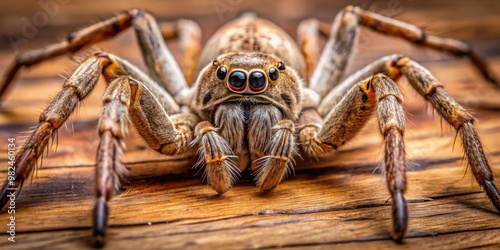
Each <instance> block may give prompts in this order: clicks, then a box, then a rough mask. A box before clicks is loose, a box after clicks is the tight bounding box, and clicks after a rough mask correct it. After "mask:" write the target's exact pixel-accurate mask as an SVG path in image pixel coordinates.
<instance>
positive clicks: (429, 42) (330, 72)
mask: <svg viewBox="0 0 500 250" xmlns="http://www.w3.org/2000/svg"><path fill="white" fill-rule="evenodd" d="M309 23H310V24H309V26H308V27H309V28H308V29H304V30H309V31H308V32H304V34H312V33H313V31H312V29H314V27H317V28H318V31H319V33H321V34H325V35H328V33H327V32H325V31H326V30H327V29H326V28H325V27H324V26H325V24H323V23H320V22H317V23H316V24H314V22H313V21H309ZM311 23H312V24H311ZM359 26H364V27H367V28H370V29H372V30H374V31H376V32H380V33H382V34H386V35H390V36H396V37H401V38H403V39H405V40H407V41H410V42H412V43H413V44H415V45H419V46H422V47H428V48H432V49H435V50H438V51H442V52H445V53H449V54H452V55H455V56H458V57H466V58H468V59H469V61H470V62H471V63H472V64H473V65H474V67H475V68H476V69H477V70H478V71H479V72H480V73H481V75H482V76H483V77H484V78H485V79H486V80H487V81H489V82H490V83H492V84H493V85H495V86H500V83H499V82H498V80H497V79H496V77H495V76H494V74H493V72H492V71H491V69H490V67H489V66H488V64H487V63H486V61H485V60H484V59H483V58H482V57H481V56H480V55H479V53H477V51H476V50H475V49H473V48H472V47H471V46H470V45H468V44H467V43H464V42H462V41H459V40H455V39H451V38H441V37H437V36H432V35H427V34H426V33H425V32H424V30H422V29H421V28H419V27H417V26H415V25H412V24H409V23H406V22H402V21H399V20H396V19H393V18H389V17H385V16H382V15H379V14H376V13H373V12H370V11H366V10H363V9H362V8H360V7H353V6H348V7H346V8H344V9H343V10H342V11H341V12H339V14H337V16H336V17H335V19H334V21H333V24H332V25H331V30H330V32H329V38H328V40H327V41H326V44H325V48H324V49H323V52H322V53H321V56H320V58H319V61H318V63H317V66H316V69H315V70H314V72H313V74H312V75H311V78H310V83H309V85H310V87H311V88H312V89H313V90H315V91H316V92H317V93H318V94H320V96H321V97H323V96H325V95H326V94H327V93H328V92H329V90H331V89H333V88H334V87H335V86H337V84H338V83H339V81H340V77H341V76H342V74H343V72H344V70H345V68H346V66H347V63H348V62H349V60H350V56H351V55H352V51H353V49H354V46H355V44H356V42H357V37H358V29H359ZM316 33H318V32H316ZM316 36H317V35H316ZM299 37H300V32H299ZM313 41H314V39H313ZM310 46H312V45H307V46H305V47H304V46H303V51H304V50H306V51H315V50H314V49H310V48H309V47H310ZM309 54H314V53H309ZM305 55H306V56H307V55H308V54H307V53H306V54H305ZM306 58H307V57H306ZM311 58H314V57H311ZM311 60H313V59H311ZM311 65H313V64H311ZM357 80H359V79H357Z"/></svg>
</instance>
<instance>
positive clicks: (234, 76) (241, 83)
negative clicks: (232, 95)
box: [229, 71, 247, 91]
mask: <svg viewBox="0 0 500 250" xmlns="http://www.w3.org/2000/svg"><path fill="white" fill-rule="evenodd" d="M246 83H247V75H246V74H245V73H243V72H241V71H234V72H233V73H231V75H230V76H229V85H230V86H229V87H230V88H231V90H234V91H242V90H243V89H245V85H246Z"/></svg>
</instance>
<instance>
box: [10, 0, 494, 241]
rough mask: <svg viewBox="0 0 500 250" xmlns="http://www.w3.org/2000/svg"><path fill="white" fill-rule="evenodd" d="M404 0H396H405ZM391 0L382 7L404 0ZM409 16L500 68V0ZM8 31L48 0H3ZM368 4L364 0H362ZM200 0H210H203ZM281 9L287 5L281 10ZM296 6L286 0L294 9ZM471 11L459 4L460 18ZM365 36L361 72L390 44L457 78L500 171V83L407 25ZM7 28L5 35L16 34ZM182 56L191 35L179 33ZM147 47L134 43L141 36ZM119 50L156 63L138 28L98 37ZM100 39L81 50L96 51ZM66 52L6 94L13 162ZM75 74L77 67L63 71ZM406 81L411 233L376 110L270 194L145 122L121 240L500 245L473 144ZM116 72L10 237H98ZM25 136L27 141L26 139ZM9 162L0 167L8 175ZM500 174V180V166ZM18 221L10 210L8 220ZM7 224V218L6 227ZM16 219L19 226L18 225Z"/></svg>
mask: <svg viewBox="0 0 500 250" xmlns="http://www.w3.org/2000/svg"><path fill="white" fill-rule="evenodd" d="M143 2H144V3H143V4H144V5H143V6H142V7H144V8H146V9H150V10H152V12H153V13H154V14H155V15H156V16H157V17H158V18H159V20H173V19H175V18H177V17H189V18H192V19H194V20H195V21H197V22H198V23H199V24H200V25H201V26H202V28H203V31H204V34H205V36H204V40H206V39H207V38H208V35H207V34H210V33H211V32H213V31H214V30H215V29H216V28H217V27H218V26H220V25H222V24H223V23H224V22H226V21H227V20H229V19H230V18H232V17H233V16H234V15H236V13H238V12H239V11H241V10H244V9H255V10H257V11H258V12H259V13H262V15H264V16H268V17H270V18H271V19H272V20H275V21H277V22H278V24H280V25H282V26H283V27H285V29H286V30H287V31H288V32H289V33H290V34H292V35H294V34H295V29H296V26H297V24H298V22H299V21H300V20H302V19H304V18H307V17H311V16H315V17H317V18H319V19H321V20H323V21H330V20H332V19H333V16H334V13H336V12H338V10H340V9H341V8H342V7H343V6H345V5H347V4H348V2H347V1H326V0H316V1H314V2H309V1H308V2H304V1H299V0H292V1H287V2H281V1H271V2H269V1H263V0H259V1H252V2H246V1H243V2H241V4H240V5H238V6H235V7H234V8H232V9H231V10H230V11H229V12H227V13H225V14H224V15H223V17H222V19H220V16H219V15H218V14H217V12H216V10H215V9H214V6H213V2H210V1H208V2H198V1H195V0H189V1H183V2H180V1H177V2H174V1H171V2H158V1H143ZM392 2H393V1H392ZM389 3H391V1H380V2H379V3H377V4H376V5H374V6H372V7H370V8H372V9H373V10H377V11H379V12H384V11H388V10H391V9H390V8H389V7H390V5H388V4H389ZM399 3H400V4H401V5H402V7H403V9H402V11H401V12H400V13H397V16H398V18H401V19H402V20H407V21H411V22H412V23H415V24H417V25H419V26H426V27H427V28H428V30H429V33H431V34H438V35H446V36H452V37H457V38H460V39H464V40H466V41H468V42H470V43H472V44H473V45H476V47H478V49H479V50H480V51H481V52H483V53H485V54H486V55H487V56H488V58H489V61H490V62H491V63H492V66H493V68H494V70H495V72H497V73H498V72H500V49H499V48H498V44H500V25H498V23H499V21H500V17H499V16H498V14H497V13H496V10H497V9H498V7H500V3H499V2H498V1H494V0H490V1H483V2H481V4H477V3H472V2H470V1H465V0H459V1H454V2H438V1H428V0H426V1H418V2H417V1H406V0H400V1H399ZM2 4H4V5H5V6H4V7H2V8H0V22H2V23H4V24H5V26H4V27H2V31H4V32H0V34H6V33H7V32H10V31H13V32H18V31H19V30H20V29H21V25H22V23H21V24H20V23H19V22H16V21H15V20H19V18H21V17H23V16H26V17H32V16H33V14H34V13H36V12H37V11H40V10H41V7H40V6H39V5H37V1H35V0H30V1H26V2H25V3H24V4H25V5H26V6H23V8H21V7H20V6H19V5H17V4H16V3H14V2H6V3H2ZM363 4H366V3H365V2H362V3H361V5H363ZM132 6H133V3H131V2H127V1H124V2H123V4H120V5H116V3H114V2H112V1H108V0H102V1H100V4H99V5H88V4H85V3H84V2H70V3H69V4H67V5H64V6H63V5H61V6H60V12H58V14H57V15H55V16H54V17H51V19H50V22H49V24H47V25H46V26H44V27H41V28H40V30H39V32H38V33H37V35H36V36H35V37H34V38H33V39H30V40H29V43H27V44H26V45H25V49H27V48H36V47H40V46H42V45H46V44H49V43H51V42H54V41H56V40H57V38H58V37H64V36H65V35H66V34H67V33H69V32H71V31H73V30H75V29H77V28H79V27H83V26H85V25H87V24H89V23H92V22H93V21H95V20H96V18H94V17H98V16H101V17H107V16H110V14H111V13H113V12H117V11H119V10H121V9H126V8H130V7H132ZM193 6H196V8H194V7H193ZM277 10H280V11H277ZM285 10H286V11H285ZM458 17H459V18H458ZM362 36H363V37H364V38H363V39H362V43H361V44H360V45H359V46H358V54H357V55H356V56H355V59H354V60H353V64H352V65H351V67H350V70H349V71H350V72H352V71H353V70H355V69H358V68H360V67H362V66H364V65H365V64H367V63H369V62H371V61H373V60H374V59H376V58H378V57H381V56H383V55H387V54H390V53H404V54H406V55H409V56H411V57H412V58H414V59H415V60H417V61H419V62H422V64H423V65H424V66H425V67H427V68H428V69H429V70H430V71H431V72H433V73H434V74H435V75H436V76H437V78H438V79H440V80H441V81H442V82H443V83H444V84H445V86H446V89H447V90H448V91H449V92H450V93H451V94H452V95H453V96H454V97H456V98H457V100H459V102H461V103H462V104H463V105H465V106H466V107H467V108H468V109H469V110H471V111H472V112H473V113H474V115H475V116H476V118H478V122H476V127H477V129H478V133H479V135H480V136H481V139H482V141H483V143H484V146H485V148H486V149H487V156H488V159H489V161H490V164H491V167H492V169H493V171H494V172H495V173H496V174H497V175H498V173H500V140H498V138H500V118H499V112H500V91H499V90H498V89H494V88H492V87H490V86H489V85H488V84H487V83H485V82H484V81H483V80H482V79H481V78H480V77H479V76H478V75H477V73H476V72H475V71H474V70H473V69H471V67H470V65H469V64H468V63H467V62H466V61H464V60H455V59H454V58H452V57H450V56H446V55H442V54H440V53H436V52H431V51H428V50H425V51H422V50H419V49H416V48H415V47H413V46H410V45H408V44H406V43H404V42H402V41H400V40H399V39H395V38H387V37H383V36H381V35H378V34H375V33H373V32H369V31H363V32H362ZM2 37H4V36H2ZM169 45H170V46H171V49H172V50H173V51H174V54H175V56H178V52H177V44H176V43H171V44H169ZM130 48H133V49H130ZM97 49H102V50H105V51H111V52H114V53H116V54H118V55H120V56H123V57H124V58H126V59H128V60H130V61H131V62H132V63H134V64H136V65H139V66H140V67H142V68H143V69H144V65H143V63H142V61H141V59H140V52H139V49H138V48H137V46H136V44H135V38H134V34H133V33H132V32H130V31H128V32H126V33H125V34H123V35H120V37H118V38H117V39H113V41H111V42H108V43H102V44H99V45H98V46H96V48H95V49H94V50H97ZM88 53H89V52H88V51H87V52H84V53H80V54H77V55H76V58H79V57H85V55H88ZM14 56H15V53H14V51H13V50H12V47H11V46H10V44H9V42H8V40H7V41H6V40H0V57H1V58H2V59H4V60H0V74H2V75H3V73H4V71H5V69H6V67H7V65H8V63H10V61H11V60H12V59H13V58H14ZM75 61H78V60H72V59H71V58H68V57H66V58H60V59H56V60H52V61H50V63H45V64H42V65H39V66H36V67H33V68H32V69H30V70H26V71H23V72H22V73H21V78H20V79H19V80H18V81H17V82H16V85H15V87H14V88H12V89H11V91H10V93H9V94H8V96H7V98H6V99H5V100H3V101H2V103H1V108H0V109H1V112H0V166H6V162H7V160H6V155H5V154H3V153H1V152H7V145H6V143H5V142H6V141H7V139H8V138H11V137H15V138H17V139H18V141H20V140H21V139H22V137H23V136H25V134H23V133H22V132H24V131H28V130H30V128H31V127H32V126H34V125H35V124H36V121H37V120H38V117H37V115H38V114H39V113H40V111H41V110H42V108H43V107H44V106H45V105H46V103H47V102H48V100H49V99H50V97H51V96H54V95H55V93H57V91H59V90H60V88H61V84H62V83H63V80H62V79H61V77H58V76H57V75H58V74H61V73H63V72H64V71H67V72H71V71H72V70H73V69H74V68H75V67H76V63H75ZM63 75H64V74H63ZM400 86H401V88H402V90H403V92H404V95H405V104H404V108H405V110H406V111H407V122H408V124H407V126H408V128H407V132H406V134H405V136H406V137H405V139H406V144H407V148H408V151H409V159H410V160H411V164H410V166H409V169H410V172H409V173H408V178H409V189H408V192H407V195H406V196H407V198H408V200H409V202H410V203H409V208H410V225H409V231H408V237H407V239H405V241H404V244H403V245H402V246H401V245H398V244H396V243H394V242H393V241H392V240H391V238H390V201H388V199H389V195H388V192H387V188H386V184H385V180H384V178H383V174H382V172H383V170H382V169H381V167H382V166H380V164H379V162H380V160H381V159H382V157H383V153H382V152H383V143H382V141H381V136H380V135H379V132H378V130H377V126H376V124H377V123H376V121H375V119H372V121H370V122H369V124H368V125H367V126H366V128H365V129H364V130H363V132H362V133H361V134H360V135H359V136H358V137H357V138H356V139H355V140H353V141H352V142H350V143H348V144H347V145H346V146H345V147H344V148H342V150H340V151H339V152H338V153H337V154H336V155H334V156H333V157H331V158H328V159H324V160H323V161H320V162H317V161H314V160H313V161H312V162H310V161H308V159H305V160H303V161H299V162H298V165H297V172H296V174H295V175H294V176H291V177H290V178H288V180H287V181H285V182H283V183H282V184H280V186H279V187H278V188H277V189H276V190H275V191H274V192H273V193H271V194H269V195H265V196H262V195H259V193H258V189H257V188H256V187H255V186H254V184H253V181H252V176H250V175H245V176H244V177H243V178H242V180H241V181H239V182H238V183H237V184H236V185H235V187H234V188H233V189H232V190H231V191H229V192H228V193H226V194H224V195H222V196H218V195H215V192H214V191H213V190H211V189H210V188H209V187H208V186H206V184H203V183H202V181H201V180H200V176H199V174H198V175H196V172H197V170H196V169H192V166H193V157H192V156H191V155H182V156H177V157H165V156H162V155H159V154H157V153H155V152H152V151H151V150H149V149H148V148H147V147H146V146H145V144H144V142H143V141H142V140H141V139H140V138H139V136H138V134H137V132H136V131H135V129H134V128H132V129H131V133H130V136H129V138H128V139H127V141H126V143H127V150H126V155H125V159H124V160H125V163H126V165H127V167H128V168H129V171H130V174H129V178H128V179H129V181H130V183H129V184H126V185H124V188H125V189H124V191H123V192H122V193H121V194H120V195H119V196H117V197H115V198H114V199H113V200H112V201H111V203H110V208H111V217H110V228H109V235H108V239H107V248H109V249H116V248H121V249H137V248H151V249H155V248H167V249H171V248H202V249H214V248H215V249H218V248H278V247H284V248H305V249H312V248H314V249H316V248H342V249H346V248H352V249H361V248H363V249H366V248H368V249H372V248H373V249H380V248H400V247H405V248H410V249H411V248H419V249H421V248H440V249H446V248H449V249H456V248H477V247H487V248H488V247H489V248H495V247H500V235H499V234H500V233H499V232H500V226H499V225H500V223H499V222H500V217H499V216H498V212H497V211H496V210H495V208H494V207H493V206H492V205H491V204H490V202H489V200H488V199H487V197H486V195H485V194H484V193H483V192H482V191H481V189H480V188H479V187H478V185H477V184H475V182H474V180H473V178H472V176H471V175H470V173H465V172H466V170H465V169H466V168H465V164H464V163H463V162H462V151H461V149H460V145H458V144H457V145H456V146H455V149H454V150H452V148H453V144H454V135H455V133H454V132H453V131H452V130H450V129H449V128H448V126H447V125H441V122H440V119H439V118H438V117H437V116H436V115H435V114H434V115H433V112H429V109H428V108H426V105H425V103H424V102H423V100H422V98H420V97H418V96H417V95H416V94H415V93H414V91H413V90H411V89H410V87H409V85H408V84H407V83H406V81H405V80H402V81H401V83H400ZM103 91H104V83H103V82H101V84H99V85H98V87H97V89H96V90H95V91H94V92H93V93H92V94H91V96H90V97H89V98H88V99H87V100H86V101H85V102H84V105H83V107H82V108H80V109H79V112H78V115H74V116H73V117H72V118H71V119H70V122H69V123H68V125H67V128H62V129H60V131H59V137H58V143H57V151H56V150H55V149H54V148H53V149H51V150H50V151H49V154H48V155H47V156H46V157H45V158H44V162H43V167H42V168H40V169H39V170H38V172H37V176H36V177H34V178H33V180H32V181H31V183H29V182H28V183H26V185H25V187H24V188H23V192H22V194H21V195H20V196H19V197H18V199H17V200H16V232H17V234H16V241H17V242H16V243H15V244H11V243H10V242H7V241H6V237H7V235H6V234H1V235H0V248H2V249H3V248H7V247H8V248H10V249H25V248H51V249H57V248H59V249H68V248H86V247H88V246H89V245H90V227H91V214H90V211H91V209H92V206H93V204H94V164H95V150H96V148H97V132H96V123H97V122H96V119H97V118H98V114H99V113H100V109H101V95H102V93H103ZM18 146H20V144H18ZM5 171H6V168H4V167H2V168H0V179H3V178H5V175H6V172H5ZM496 183H497V185H498V186H500V184H499V182H498V180H497V181H496ZM4 222H8V215H7V214H6V210H3V211H2V213H1V214H0V224H4ZM0 229H2V227H0ZM4 231H5V230H4Z"/></svg>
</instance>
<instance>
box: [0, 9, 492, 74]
mask: <svg viewBox="0 0 500 250" xmlns="http://www.w3.org/2000/svg"><path fill="white" fill-rule="evenodd" d="M350 4H351V5H359V6H362V7H365V8H367V9H369V10H372V11H375V12H377V13H381V14H384V15H387V16H392V17H397V18H399V19H401V20H404V21H408V22H411V23H414V24H416V25H418V26H420V27H425V28H426V30H428V31H429V33H430V34H434V35H441V36H449V37H454V38H458V39H463V40H466V41H467V42H470V43H472V44H473V45H475V46H476V47H478V48H480V51H481V52H482V53H483V54H484V55H487V56H488V57H495V56H498V55H499V54H500V50H499V49H498V48H496V47H497V45H498V44H500V28H499V26H500V25H496V26H491V25H490V24H492V23H495V22H494V20H496V23H500V17H499V14H498V9H499V6H500V4H498V1H495V0H489V1H467V0H459V1H433V0H423V1H422V0H419V1H415V0H413V1H412V0H382V1H370V0H358V1H346V0H340V1H330V0H309V1H301V0H292V1H282V0H278V1H269V0H267V1H266V0H256V1H245V0H208V1H198V0H185V1H173V0H170V1H158V0H146V1H130V0H128V1H127V0H126V1H119V2H117V1H111V0H100V1H92V2H89V1H79V0H26V1H19V0H17V1H15V0H4V1H1V3H0V23H1V26H0V56H1V58H2V61H3V62H2V64H0V66H3V65H4V64H3V63H5V60H6V59H7V60H10V59H11V58H12V55H13V53H14V52H15V51H25V50H28V49H30V48H38V47H40V46H44V45H47V44H49V43H50V42H55V41H58V40H59V39H64V38H65V37H66V35H67V34H68V33H70V32H72V31H75V30H77V29H79V28H82V27H85V26H87V25H90V24H92V23H94V22H97V21H99V20H102V19H105V18H108V17H110V16H112V15H113V13H117V12H119V11H122V10H126V9H130V8H143V9H146V10H148V11H150V12H151V13H153V15H154V16H155V17H156V18H157V19H158V21H160V22H161V21H167V20H175V19H178V18H189V19H193V20H194V21H196V22H197V23H198V24H199V25H200V26H201V28H202V30H203V39H204V40H206V39H208V37H209V36H210V35H211V34H212V33H213V32H214V31H215V30H216V29H217V28H218V27H220V26H221V25H223V24H224V23H225V22H227V21H228V20H231V19H232V18H234V17H235V16H236V15H237V14H238V13H240V12H242V11H245V10H254V11H257V12H258V13H260V14H261V15H262V16H264V17H267V18H269V19H271V20H272V21H274V22H276V23H278V24H279V25H280V26H282V27H284V28H285V29H286V30H287V31H288V32H289V33H290V34H291V35H292V36H294V37H295V34H296V27H297V25H298V23H299V22H300V21H301V20H303V19H305V18H309V17H315V18H318V19H320V20H322V21H324V22H331V21H332V20H333V18H334V16H335V14H336V13H337V12H338V11H339V10H340V9H342V8H343V7H345V6H346V5H350ZM30 27H31V28H30ZM127 33H130V32H127ZM363 34H364V35H363ZM363 34H362V36H361V42H360V44H359V45H358V48H359V49H360V52H361V53H360V55H359V56H358V57H357V58H358V60H357V63H360V64H366V63H368V62H369V61H370V60H373V59H374V58H376V57H378V56H381V55H386V54H389V53H394V52H397V53H404V54H407V55H410V56H412V57H416V59H417V60H420V61H424V62H425V61H427V60H438V59H443V57H442V56H441V55H438V54H433V53H430V54H429V53H421V51H418V52H417V53H415V49H414V48H413V47H412V46H409V45H407V44H405V43H402V42H401V44H398V45H397V48H398V51H395V50H394V48H395V46H394V45H393V43H394V42H396V40H390V39H389V40H382V41H383V42H378V41H379V40H377V39H379V35H378V34H374V33H373V32H370V31H363ZM126 35H127V34H125V35H121V36H122V37H123V36H126ZM116 40H117V43H113V45H112V46H108V45H104V44H103V45H99V46H97V47H98V48H102V49H106V50H110V51H112V52H115V53H117V54H120V50H122V49H124V48H126V49H134V50H135V51H137V52H138V49H137V47H136V44H135V38H134V37H133V36H131V39H116ZM398 43H399V42H398ZM171 46H173V47H172V50H173V51H174V53H175V45H171ZM121 54H124V57H128V56H129V55H130V56H131V57H132V58H127V59H130V60H132V61H134V58H135V57H136V55H138V54H136V53H135V52H134V53H130V51H127V53H121ZM445 58H446V57H445Z"/></svg>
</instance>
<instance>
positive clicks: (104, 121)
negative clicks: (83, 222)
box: [93, 76, 198, 246]
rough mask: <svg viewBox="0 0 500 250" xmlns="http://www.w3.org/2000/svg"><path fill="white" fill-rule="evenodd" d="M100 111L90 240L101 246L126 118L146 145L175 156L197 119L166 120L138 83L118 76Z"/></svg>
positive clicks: (119, 171)
mask: <svg viewBox="0 0 500 250" xmlns="http://www.w3.org/2000/svg"><path fill="white" fill-rule="evenodd" d="M103 103H104V107H103V110H102V113H101V118H100V119H99V135H100V138H101V139H100V143H99V149H98V151H97V160H96V162H97V168H96V177H97V179H96V181H97V185H96V196H97V200H96V203H95V206H94V211H93V213H94V217H93V218H94V220H93V223H94V224H93V237H94V240H95V245H96V246H103V244H104V237H105V233H106V227H107V222H108V214H109V208H108V205H107V201H109V200H110V199H111V198H112V197H113V196H114V194H115V193H116V192H118V191H119V190H118V189H119V187H120V180H123V179H124V175H125V173H126V169H125V166H124V165H123V163H121V161H120V160H121V157H122V155H123V153H122V151H123V149H124V147H125V145H124V142H123V140H124V139H125V137H126V135H127V128H128V125H129V123H130V122H129V117H130V120H131V121H132V123H133V124H134V126H135V127H136V128H140V129H137V131H139V134H140V135H141V136H142V137H143V138H144V140H145V141H146V142H147V143H148V145H149V146H150V147H151V148H152V149H154V150H156V151H158V152H160V153H163V154H167V155H175V154H178V153H181V152H183V151H185V150H187V149H188V148H189V143H190V142H191V140H192V130H193V128H194V126H195V125H196V123H197V122H198V119H197V117H196V116H195V115H193V114H176V115H172V116H170V117H169V116H168V115H167V113H166V112H165V110H164V109H163V107H162V106H161V104H160V102H159V101H158V100H157V99H156V98H155V96H154V95H153V94H152V93H151V92H150V90H148V88H147V87H146V86H145V85H143V84H142V83H140V82H138V81H137V80H135V79H132V78H130V77H129V76H119V77H118V78H116V79H115V80H113V81H112V82H111V83H110V84H109V86H108V87H107V89H106V92H105V93H104V97H103Z"/></svg>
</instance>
